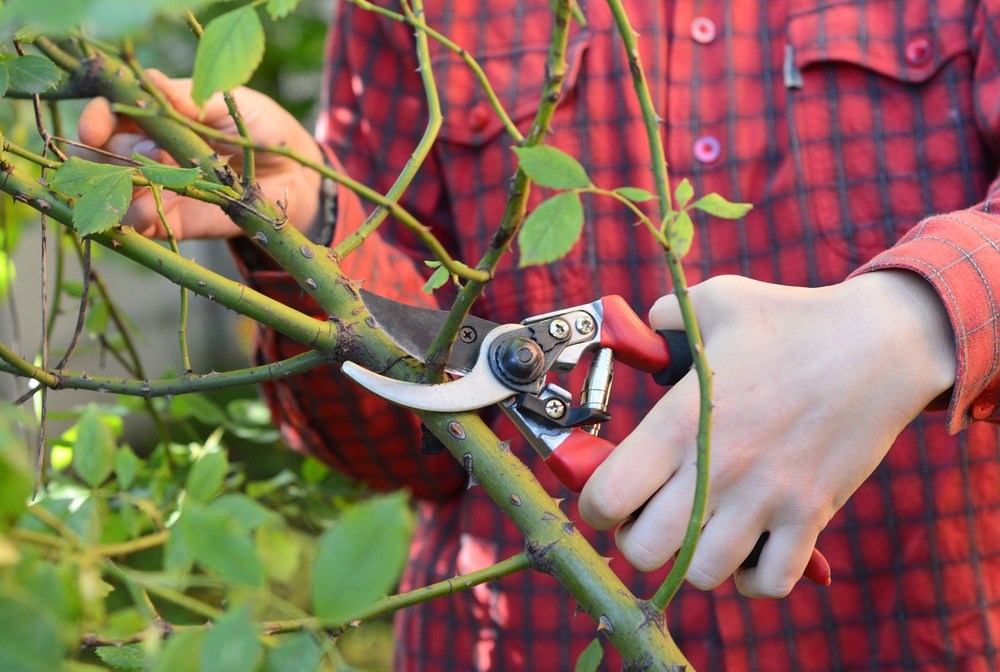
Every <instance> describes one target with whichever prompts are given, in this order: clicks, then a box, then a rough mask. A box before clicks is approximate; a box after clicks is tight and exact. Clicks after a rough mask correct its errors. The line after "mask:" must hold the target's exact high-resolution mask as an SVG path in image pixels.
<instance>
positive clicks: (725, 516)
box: [687, 508, 760, 590]
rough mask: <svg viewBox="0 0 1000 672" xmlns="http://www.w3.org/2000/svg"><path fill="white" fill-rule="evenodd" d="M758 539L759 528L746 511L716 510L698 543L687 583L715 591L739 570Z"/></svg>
mask: <svg viewBox="0 0 1000 672" xmlns="http://www.w3.org/2000/svg"><path fill="white" fill-rule="evenodd" d="M759 538H760V525H759V524H757V523H755V521H754V518H753V516H751V515H749V514H748V512H747V510H746V509H735V510H734V509H732V508H730V509H728V510H726V511H725V512H720V511H716V514H715V515H714V516H713V517H712V519H711V520H710V521H709V522H708V523H707V524H706V525H705V528H704V530H703V531H702V534H701V538H700V539H699V540H698V546H697V547H696V548H695V551H694V556H693V557H692V558H691V566H690V567H689V568H688V573H687V580H688V582H689V583H690V584H691V585H692V586H694V587H695V588H698V589H699V590H712V589H713V588H716V587H717V586H719V584H721V583H722V582H723V581H725V580H726V579H728V578H729V577H730V576H732V575H733V574H734V573H735V572H736V571H737V570H739V568H740V564H741V563H742V562H743V561H744V560H745V559H746V557H747V556H748V555H750V552H751V551H753V548H754V546H755V545H756V543H757V540H758V539H759Z"/></svg>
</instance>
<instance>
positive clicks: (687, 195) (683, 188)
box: [674, 177, 694, 210]
mask: <svg viewBox="0 0 1000 672" xmlns="http://www.w3.org/2000/svg"><path fill="white" fill-rule="evenodd" d="M692 196H694V187H692V186H691V181H690V180H688V179H687V178H686V177H685V178H684V179H683V180H681V183H680V184H678V185H677V189H675V190H674V200H675V201H676V202H677V206H676V207H677V209H678V210H680V209H681V208H683V207H684V206H685V205H687V204H688V201H690V200H691V197H692Z"/></svg>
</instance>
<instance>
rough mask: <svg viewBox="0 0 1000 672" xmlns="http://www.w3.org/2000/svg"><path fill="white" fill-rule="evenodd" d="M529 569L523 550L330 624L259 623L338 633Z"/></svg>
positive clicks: (270, 630)
mask: <svg viewBox="0 0 1000 672" xmlns="http://www.w3.org/2000/svg"><path fill="white" fill-rule="evenodd" d="M530 568H531V560H530V559H529V558H528V556H527V554H526V553H521V554H519V555H515V556H514V557H512V558H508V559H507V560H503V561H501V562H498V563H496V564H495V565H491V566H489V567H485V568H483V569H480V570H477V571H475V572H469V573H468V574H464V575H462V576H456V577H455V578H453V579H447V580H445V581H439V582H438V583H435V584H432V585H430V586H426V587H424V588H417V589H416V590H411V591H409V592H406V593H400V594H399V595H390V596H388V597H383V598H382V599H381V600H379V601H378V602H376V603H375V604H373V605H372V606H370V607H369V608H367V609H365V610H364V611H363V612H361V613H359V614H357V616H356V617H355V618H354V619H353V620H351V621H350V622H347V623H341V622H338V623H329V622H323V621H322V620H320V619H316V618H308V619H292V620H288V621H267V622H265V623H263V624H262V625H261V630H262V631H263V632H264V633H265V634H268V635H277V634H279V633H283V632H297V631H299V630H302V629H304V628H313V627H320V628H323V629H325V630H328V631H330V632H332V633H335V634H340V633H342V632H343V631H344V630H346V629H347V628H349V627H353V626H357V625H359V624H360V623H361V622H362V621H369V620H372V619H375V618H378V617H380V616H385V615H386V614H391V613H393V612H396V611H399V610H400V609H405V608H407V607H412V606H413V605H415V604H422V603H424V602H428V601H430V600H433V599H436V598H439V597H444V596H445V595H454V594H455V593H460V592H463V591H466V590H469V589H470V588H474V587H475V586H478V585H481V584H483V583H487V582H489V581H496V580H498V579H502V578H503V577H505V576H510V575H511V574H516V573H518V572H523V571H524V570H526V569H530Z"/></svg>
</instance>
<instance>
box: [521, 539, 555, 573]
mask: <svg viewBox="0 0 1000 672" xmlns="http://www.w3.org/2000/svg"><path fill="white" fill-rule="evenodd" d="M557 543H558V542H556V541H553V542H552V543H551V544H548V545H547V546H542V545H541V544H540V543H538V542H537V541H531V542H526V543H525V545H524V554H525V555H526V556H528V562H529V563H530V565H531V568H532V569H533V570H535V571H536V572H541V573H542V574H552V570H553V569H555V564H554V563H553V562H552V561H551V560H549V559H548V557H547V556H548V554H549V551H550V550H552V548H553V547H554V546H555V545H556V544H557Z"/></svg>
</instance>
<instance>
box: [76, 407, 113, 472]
mask: <svg viewBox="0 0 1000 672" xmlns="http://www.w3.org/2000/svg"><path fill="white" fill-rule="evenodd" d="M117 452H118V448H117V447H116V446H115V437H114V432H113V431H112V429H111V426H110V425H108V423H107V422H105V420H104V418H102V417H101V416H100V415H99V414H98V412H97V410H96V409H95V408H94V407H92V406H91V407H88V408H87V409H86V410H85V411H84V412H83V415H82V416H81V418H80V422H79V423H78V424H77V435H76V442H75V443H74V444H73V470H74V471H76V474H77V476H79V477H80V478H82V479H83V481H84V483H86V484H87V485H89V486H90V487H92V488H96V487H97V486H99V485H100V484H101V483H103V482H104V480H105V479H106V478H107V477H108V476H110V475H111V472H112V471H113V470H114V468H115V460H116V458H117Z"/></svg>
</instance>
